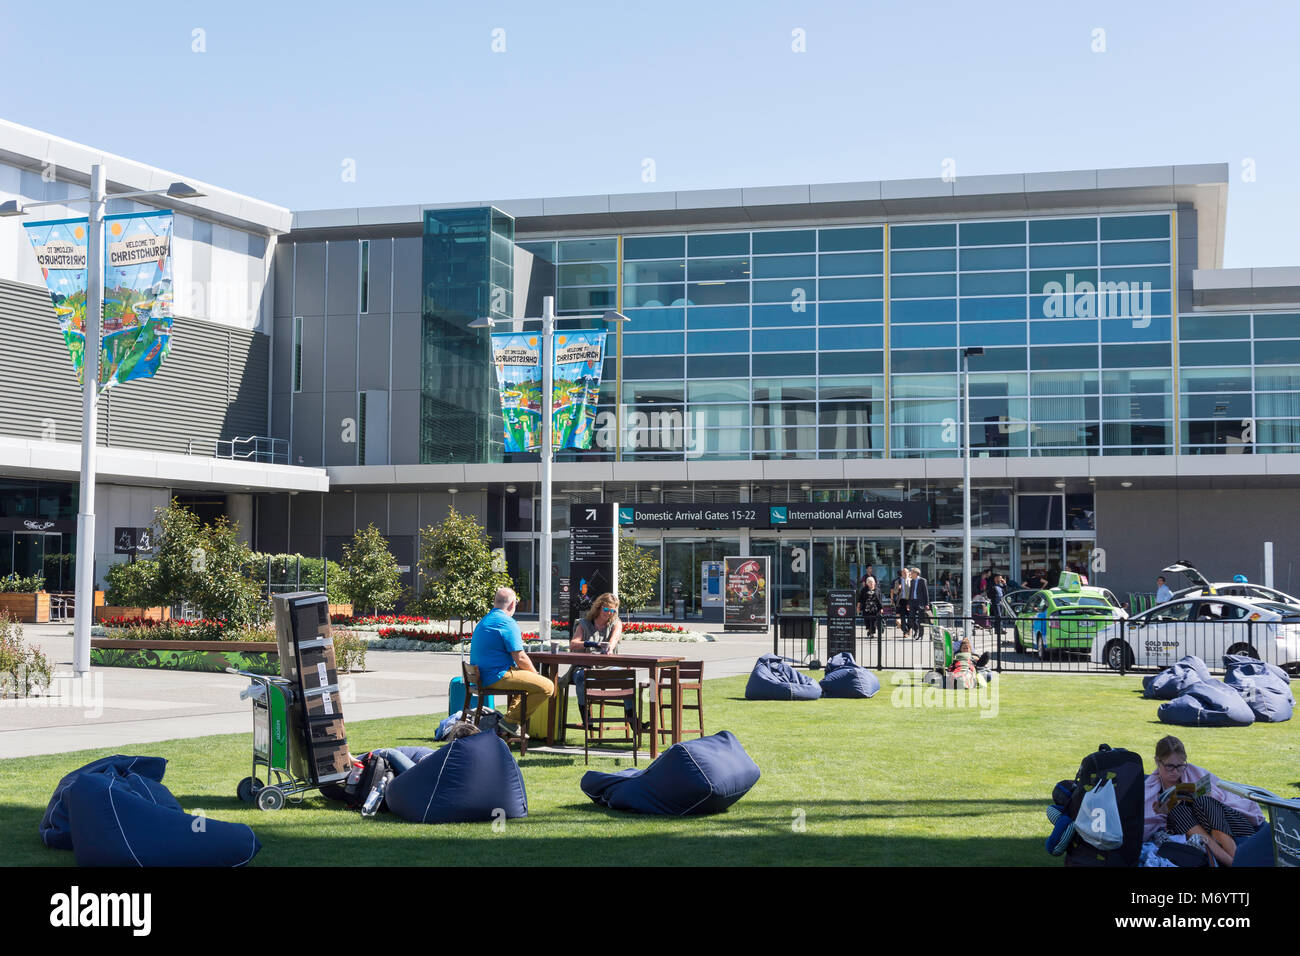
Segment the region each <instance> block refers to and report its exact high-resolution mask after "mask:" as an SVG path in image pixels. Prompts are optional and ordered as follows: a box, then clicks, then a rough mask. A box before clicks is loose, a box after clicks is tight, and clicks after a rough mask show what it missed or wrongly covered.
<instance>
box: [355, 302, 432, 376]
mask: <svg viewBox="0 0 1300 956" xmlns="http://www.w3.org/2000/svg"><path fill="white" fill-rule="evenodd" d="M388 322H389V316H388V313H387V312H382V313H374V314H371V315H363V316H362V317H361V350H360V355H359V356H358V360H359V361H358V364H359V365H360V367H361V381H360V383H359V385H358V388H380V389H387V388H388V361H389V338H388ZM393 359H394V361H395V360H396V356H393ZM417 366H418V359H417Z"/></svg>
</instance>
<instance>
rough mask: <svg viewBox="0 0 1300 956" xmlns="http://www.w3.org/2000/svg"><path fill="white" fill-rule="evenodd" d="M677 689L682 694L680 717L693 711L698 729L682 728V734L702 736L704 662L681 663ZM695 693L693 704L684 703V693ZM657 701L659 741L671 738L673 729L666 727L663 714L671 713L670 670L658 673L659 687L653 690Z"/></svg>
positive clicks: (671, 682)
mask: <svg viewBox="0 0 1300 956" xmlns="http://www.w3.org/2000/svg"><path fill="white" fill-rule="evenodd" d="M677 670H678V680H679V681H680V682H681V683H680V684H678V687H679V689H680V691H681V694H682V716H683V717H684V716H685V715H686V711H688V710H693V711H695V712H696V716H697V717H698V724H699V725H698V727H686V726H683V727H682V734H683V735H684V734H698V735H699V736H701V737H703V736H704V661H682V662H680V663H679V664H678V665H677ZM688 690H693V691H695V703H694V704H688V703H686V691H688ZM655 693H656V694H658V695H659V696H658V701H659V741H660V743H662V742H663V741H665V740H669V739H671V738H672V734H673V729H672V728H671V727H668V726H666V723H667V722H666V721H665V720H664V715H665V714H671V713H672V712H673V697H672V695H673V674H672V671H670V670H661V671H660V672H659V686H658V687H657V688H656V689H655Z"/></svg>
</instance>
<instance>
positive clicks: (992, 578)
mask: <svg viewBox="0 0 1300 956" xmlns="http://www.w3.org/2000/svg"><path fill="white" fill-rule="evenodd" d="M986 593H987V594H988V598H989V619H990V623H991V624H992V625H993V633H994V634H995V635H997V639H998V643H999V644H1001V643H1002V599H1003V598H1004V597H1006V593H1007V579H1006V578H1004V577H1003V576H1002V575H1000V574H990V575H989V583H988V590H987V591H986Z"/></svg>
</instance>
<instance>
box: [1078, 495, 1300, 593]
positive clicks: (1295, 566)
mask: <svg viewBox="0 0 1300 956" xmlns="http://www.w3.org/2000/svg"><path fill="white" fill-rule="evenodd" d="M1295 502H1296V495H1295V491H1294V490H1288V489H1262V488H1259V489H1247V490H1240V489H1232V490H1228V489H1223V490H1215V489H1183V490H1179V491H1176V492H1173V491H1131V490H1130V491H1099V492H1097V522H1098V527H1097V544H1098V546H1099V547H1102V548H1105V549H1106V573H1105V574H1102V575H1101V576H1100V580H1101V583H1103V584H1104V585H1105V586H1106V587H1109V588H1111V589H1112V590H1113V591H1115V592H1116V593H1117V594H1119V596H1120V597H1121V598H1123V596H1124V594H1125V593H1127V592H1129V591H1144V592H1145V591H1154V590H1155V589H1156V583H1155V581H1156V575H1158V574H1160V569H1161V568H1163V567H1166V566H1167V565H1169V564H1171V563H1173V562H1174V561H1177V560H1187V561H1191V562H1192V563H1193V564H1195V565H1196V566H1197V567H1199V568H1200V569H1201V570H1202V571H1203V572H1204V573H1205V575H1206V577H1208V578H1209V579H1210V580H1211V581H1230V580H1232V576H1233V575H1234V574H1238V573H1241V574H1245V575H1246V576H1247V577H1248V578H1249V579H1250V580H1252V581H1262V580H1263V561H1264V542H1265V541H1272V542H1273V569H1274V579H1273V583H1274V586H1276V587H1278V588H1280V589H1281V590H1283V591H1288V592H1290V593H1295V590H1296V589H1297V588H1300V547H1297V545H1296V535H1295V530H1296V523H1297V519H1296V518H1295V514H1296V503H1295ZM1166 576H1167V577H1175V578H1176V580H1171V581H1170V582H1169V586H1170V587H1171V588H1173V589H1174V590H1177V589H1178V588H1179V587H1185V586H1186V583H1184V582H1182V581H1181V580H1180V579H1179V576H1177V575H1172V576H1171V575H1166ZM1288 584H1290V587H1288Z"/></svg>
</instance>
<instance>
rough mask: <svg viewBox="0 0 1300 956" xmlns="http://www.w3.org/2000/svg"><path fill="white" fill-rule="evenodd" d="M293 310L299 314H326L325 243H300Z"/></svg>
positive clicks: (295, 272)
mask: <svg viewBox="0 0 1300 956" xmlns="http://www.w3.org/2000/svg"><path fill="white" fill-rule="evenodd" d="M293 310H294V312H295V313H297V314H298V315H324V314H325V243H323V242H300V243H298V264H297V267H296V268H295V270H294V303H293Z"/></svg>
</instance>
